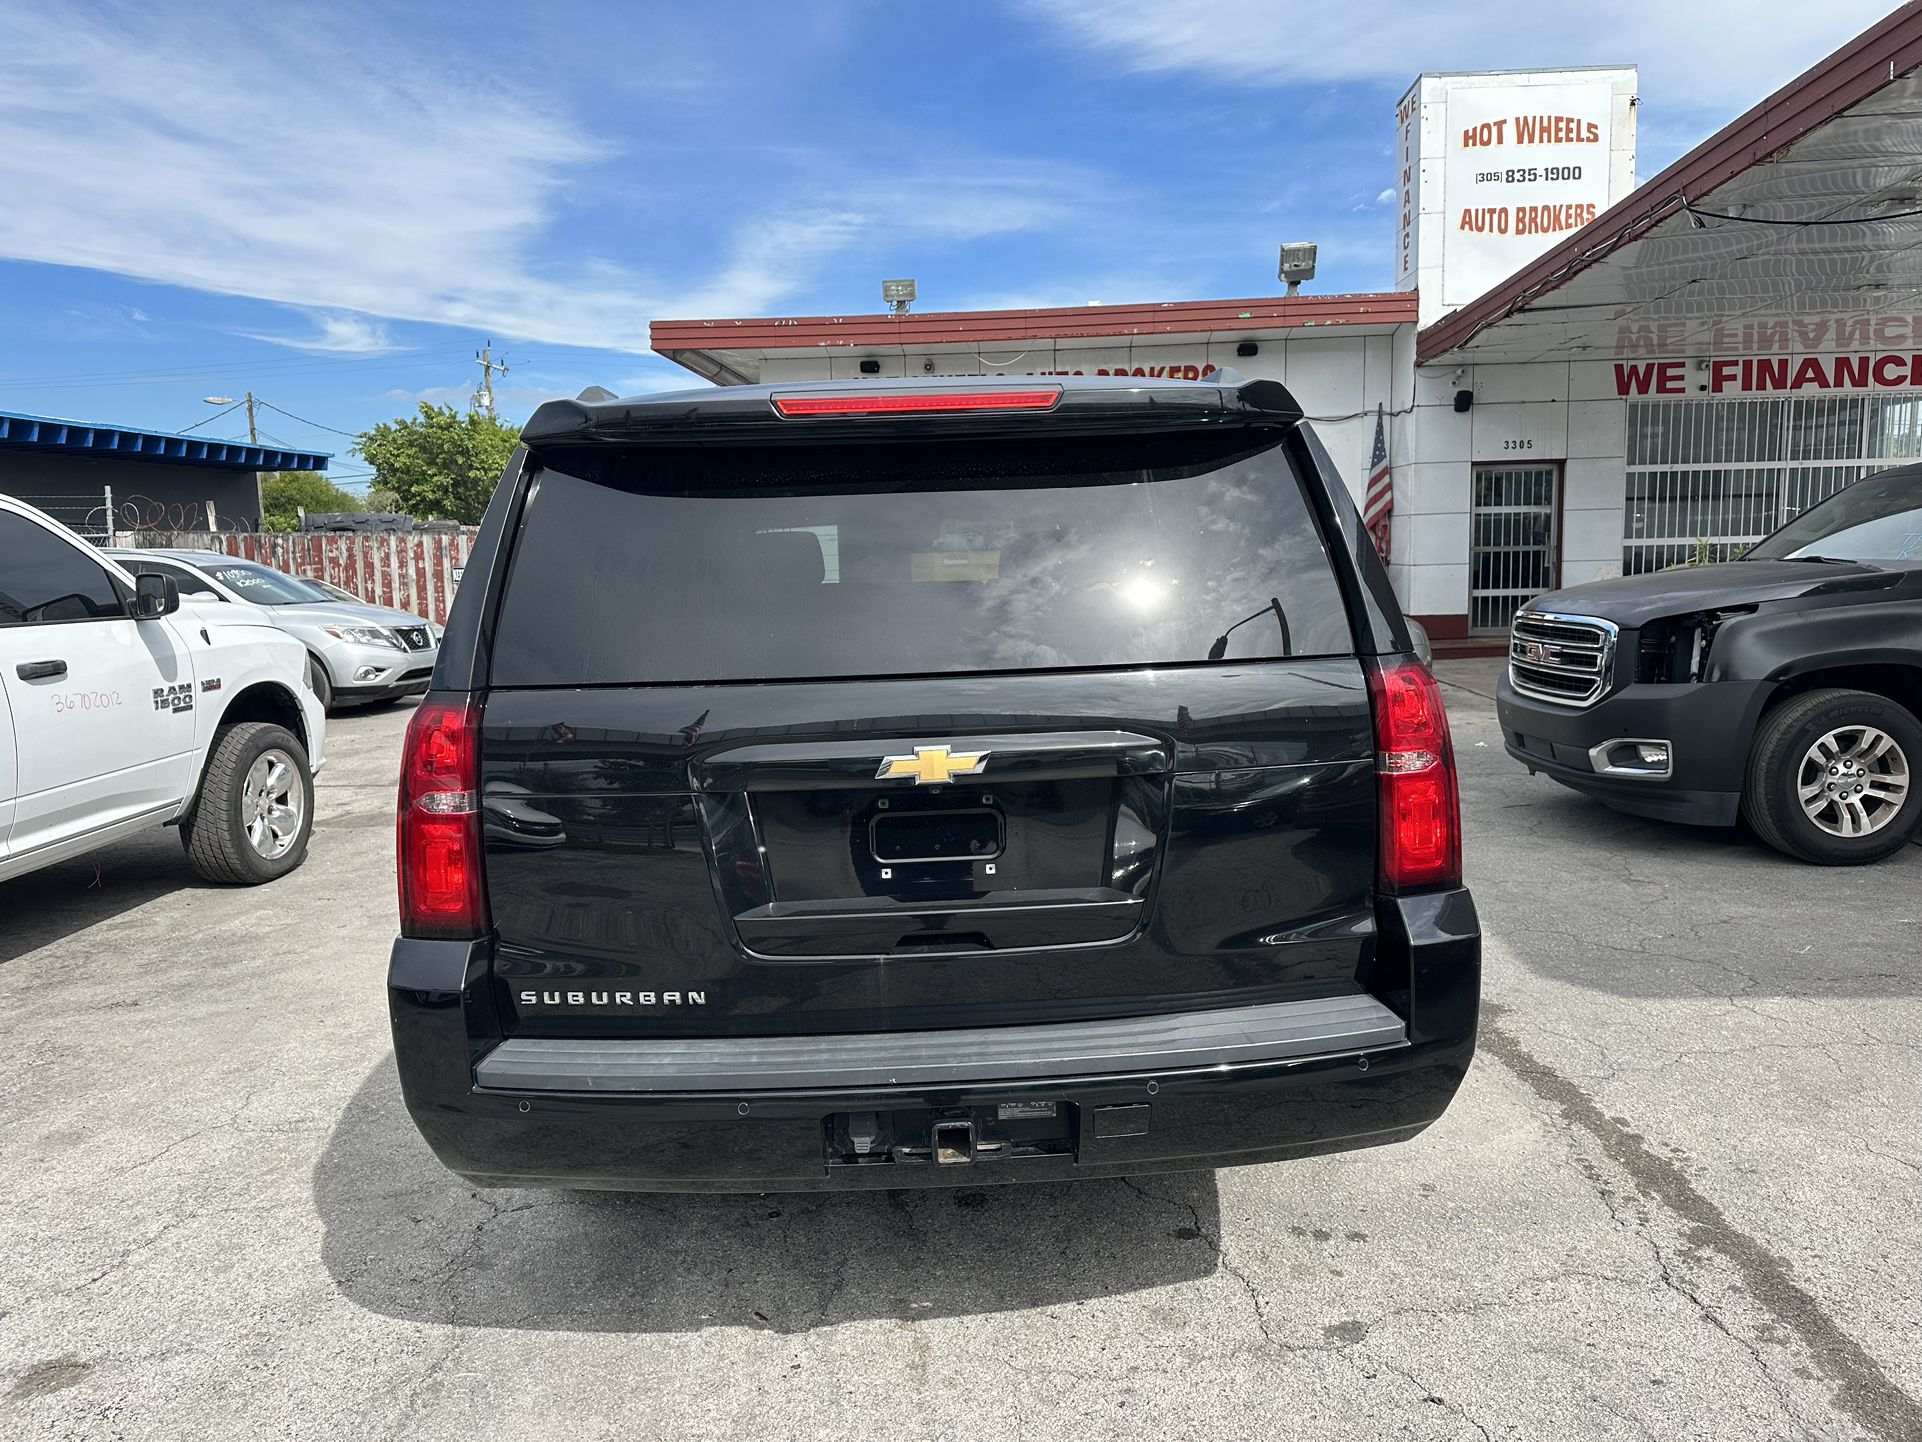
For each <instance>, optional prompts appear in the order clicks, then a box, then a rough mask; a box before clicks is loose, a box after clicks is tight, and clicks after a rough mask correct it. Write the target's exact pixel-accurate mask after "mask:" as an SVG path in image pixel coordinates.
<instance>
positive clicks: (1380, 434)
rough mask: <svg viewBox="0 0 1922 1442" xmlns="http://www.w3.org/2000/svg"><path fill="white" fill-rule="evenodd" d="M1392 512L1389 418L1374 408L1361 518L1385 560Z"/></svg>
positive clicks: (1392, 471) (1393, 510)
mask: <svg viewBox="0 0 1922 1442" xmlns="http://www.w3.org/2000/svg"><path fill="white" fill-rule="evenodd" d="M1394 513H1395V473H1394V467H1392V466H1390V465H1389V464H1388V417H1387V415H1386V414H1385V413H1384V407H1382V406H1380V405H1377V406H1376V407H1375V449H1374V451H1373V452H1372V453H1371V454H1370V455H1369V457H1368V494H1367V497H1366V498H1365V499H1364V500H1363V501H1362V506H1361V520H1362V524H1363V525H1365V526H1366V527H1368V534H1369V535H1371V536H1373V537H1374V538H1375V550H1376V551H1377V552H1378V553H1379V554H1380V556H1381V558H1382V559H1383V560H1384V561H1385V560H1387V559H1388V518H1389V517H1390V516H1392V515H1393V514H1394Z"/></svg>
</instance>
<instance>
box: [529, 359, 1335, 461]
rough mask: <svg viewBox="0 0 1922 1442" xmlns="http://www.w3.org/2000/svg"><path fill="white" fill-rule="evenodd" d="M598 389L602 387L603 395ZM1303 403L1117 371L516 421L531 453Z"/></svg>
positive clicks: (645, 405) (856, 388)
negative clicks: (577, 447) (579, 447)
mask: <svg viewBox="0 0 1922 1442" xmlns="http://www.w3.org/2000/svg"><path fill="white" fill-rule="evenodd" d="M603 394H604V393H603ZM1301 419H1302V409H1301V406H1300V404H1299V403H1298V402H1297V401H1296V400H1295V398H1294V396H1293V395H1291V394H1290V393H1289V391H1288V388H1287V387H1286V386H1284V385H1282V384H1281V382H1279V381H1269V380H1258V381H1245V382H1240V383H1239V384H1220V383H1216V382H1212V381H1168V380H1160V379H1146V380H1144V379H1142V378H1140V377H1123V376H1104V377H1090V376H1073V377H1067V376H1062V377H1054V376H1046V377H1027V376H987V377H960V378H953V379H948V378H944V379H942V380H939V381H925V380H908V381H865V382H861V381H857V382H846V381H829V382H812V383H790V384H787V385H760V386H713V387H708V388H706V389H703V390H697V391H675V392H672V393H670V394H667V395H654V396H634V397H629V398H627V399H625V400H614V399H610V400H599V399H595V400H589V399H587V398H586V397H585V396H584V397H583V398H582V399H580V400H571V401H549V402H547V404H545V405H543V406H542V407H541V408H540V409H539V410H537V411H535V412H534V414H533V416H532V418H530V419H529V421H528V422H527V424H526V426H525V427H523V428H522V431H521V440H522V441H523V443H524V444H526V445H528V446H530V447H533V448H536V449H545V448H547V447H564V446H571V445H593V444H597V443H598V444H608V443H615V444H619V443H636V442H650V441H653V442H661V441H665V442H673V441H690V440H704V439H718V438H720V437H722V436H723V435H725V436H727V437H729V438H735V439H740V440H773V439H779V440H795V439H800V438H802V437H806V438H829V437H831V438H835V439H841V440H854V439H862V438H868V439H876V438H882V437H893V436H926V435H929V434H930V433H952V434H956V435H969V436H978V437H989V436H1019V435H1023V434H1034V433H1035V432H1036V430H1037V429H1043V430H1046V431H1049V432H1055V433H1059V432H1060V431H1062V430H1068V431H1079V432H1083V433H1092V432H1103V431H1107V432H1112V431H1127V430H1159V429H1167V428H1177V429H1178V428H1183V427H1187V426H1207V425H1220V424H1223V423H1227V424H1242V425H1261V426H1291V425H1293V424H1295V423H1296V422H1298V421H1300V420H1301Z"/></svg>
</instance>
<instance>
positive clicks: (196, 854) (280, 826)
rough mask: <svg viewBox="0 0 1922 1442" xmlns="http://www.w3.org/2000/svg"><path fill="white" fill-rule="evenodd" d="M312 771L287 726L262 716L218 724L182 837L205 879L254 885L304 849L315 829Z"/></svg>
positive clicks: (280, 872)
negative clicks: (273, 722)
mask: <svg viewBox="0 0 1922 1442" xmlns="http://www.w3.org/2000/svg"><path fill="white" fill-rule="evenodd" d="M313 798H314V773H313V771H312V769H311V768H310V767H309V766H308V764H307V752H306V749H305V748H304V747H302V746H301V744H300V742H299V741H297V740H296V739H295V738H294V735H293V733H292V732H291V731H288V730H287V729H286V728H285V727H284V726H275V725H273V724H271V723H269V722H266V721H241V722H238V723H236V724H235V725H232V726H223V727H222V728H221V729H220V731H219V732H218V733H217V734H216V735H215V736H214V747H213V752H212V754H211V755H209V756H208V758H207V770H206V773H205V774H204V775H202V776H201V778H200V793H199V795H197V796H196V797H195V798H194V804H193V809H192V810H191V811H190V812H188V814H187V818H186V819H185V820H184V821H182V822H181V823H180V840H181V843H182V844H183V845H184V846H185V847H186V848H187V858H188V860H189V861H191V862H192V863H193V868H194V870H195V871H197V872H199V873H200V874H201V876H202V877H204V878H205V879H206V880H208V881H216V882H222V883H226V884H228V885H234V886H258V885H260V883H261V882H263V881H272V880H274V878H276V877H279V876H285V875H286V874H287V873H288V872H290V871H292V870H293V869H294V868H295V867H296V866H298V865H300V863H301V862H302V861H303V860H304V859H305V858H306V856H307V838H308V837H309V836H310V835H312V834H313V829H314V805H313Z"/></svg>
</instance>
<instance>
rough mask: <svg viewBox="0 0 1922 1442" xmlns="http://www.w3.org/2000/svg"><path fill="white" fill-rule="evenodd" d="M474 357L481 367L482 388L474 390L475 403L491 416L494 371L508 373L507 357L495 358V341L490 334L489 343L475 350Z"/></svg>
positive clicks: (492, 409) (492, 410)
mask: <svg viewBox="0 0 1922 1442" xmlns="http://www.w3.org/2000/svg"><path fill="white" fill-rule="evenodd" d="M474 359H475V361H476V362H478V363H479V365H480V368H481V383H480V389H479V390H477V391H475V392H474V405H475V406H476V407H477V408H478V409H480V410H484V411H486V412H487V413H488V414H489V415H490V416H491V415H492V414H494V372H495V371H499V372H500V373H501V374H502V375H506V374H507V357H506V356H505V355H503V356H502V357H501V358H500V359H499V360H495V359H494V341H493V338H492V337H491V336H490V337H489V338H488V341H487V344H486V345H484V346H482V347H481V348H480V349H479V350H477V351H475V352H474Z"/></svg>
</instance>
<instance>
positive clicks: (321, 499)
mask: <svg viewBox="0 0 1922 1442" xmlns="http://www.w3.org/2000/svg"><path fill="white" fill-rule="evenodd" d="M360 509H361V501H360V498H359V497H358V496H354V495H350V494H349V493H348V492H346V491H343V490H342V489H341V488H340V487H339V486H337V485H335V484H334V483H333V482H332V481H330V480H328V479H327V477H325V476H323V475H321V474H320V473H319V472H318V471H268V472H267V473H266V474H265V475H263V476H262V477H261V478H260V529H261V530H263V531H297V530H299V529H300V513H301V512H302V511H303V510H305V511H358V510H360Z"/></svg>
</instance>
